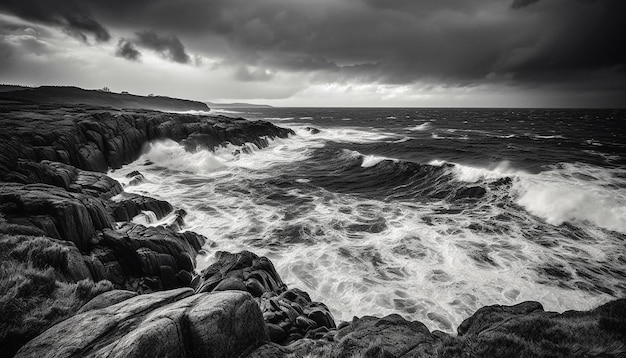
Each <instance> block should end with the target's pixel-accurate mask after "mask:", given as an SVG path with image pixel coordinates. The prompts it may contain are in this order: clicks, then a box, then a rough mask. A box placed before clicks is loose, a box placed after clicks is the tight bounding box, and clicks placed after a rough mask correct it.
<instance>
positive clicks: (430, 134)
mask: <svg viewBox="0 0 626 358" xmlns="http://www.w3.org/2000/svg"><path fill="white" fill-rule="evenodd" d="M214 112H215V113H220V114H225V115H229V116H241V117H244V118H249V119H264V120H270V121H272V122H274V123H275V124H277V125H279V126H284V127H290V128H292V129H293V130H294V131H296V133H297V135H296V136H294V137H291V138H289V139H285V140H277V141H274V142H273V143H272V145H271V146H270V147H269V148H266V149H263V150H258V149H257V148H254V147H253V146H250V149H251V152H250V153H249V154H240V155H238V154H234V153H233V152H234V149H235V148H223V149H220V150H218V151H217V152H215V153H212V152H208V151H203V150H200V151H198V152H196V153H186V152H184V150H183V149H182V148H181V147H180V146H178V145H177V144H176V143H173V142H163V143H155V144H154V145H153V146H152V149H151V150H150V152H148V153H147V154H146V155H145V156H144V157H143V158H141V159H139V160H138V161H137V162H135V163H133V164H131V165H129V166H127V167H126V168H124V169H122V170H120V171H118V172H116V173H113V175H114V176H115V177H117V178H119V180H120V181H124V180H125V179H124V174H125V173H126V172H128V171H131V170H140V171H142V172H144V173H145V175H146V177H147V178H148V179H149V182H148V183H145V184H142V185H139V186H136V187H129V188H128V189H127V190H130V191H135V192H142V193H148V194H150V195H155V196H159V197H162V198H164V199H167V200H169V201H171V202H172V203H173V204H175V205H177V206H180V207H183V208H185V209H186V210H187V211H189V212H190V213H191V214H190V217H189V218H188V222H189V224H190V227H189V228H190V229H193V230H196V231H199V232H201V233H203V234H205V235H206V236H207V237H209V238H210V239H211V240H212V243H210V244H209V245H207V251H208V252H212V251H214V250H218V249H220V250H241V249H249V250H252V251H255V252H257V253H259V254H263V255H267V256H269V257H270V258H271V259H272V260H273V262H274V263H275V264H276V266H277V269H278V271H279V272H280V274H281V275H282V276H283V277H284V278H285V280H286V281H287V282H288V284H289V285H290V286H295V287H301V288H302V289H304V290H306V291H309V292H310V293H311V295H312V297H313V298H314V299H316V300H321V301H324V302H326V303H327V304H328V305H329V306H330V307H331V309H332V310H333V311H334V314H335V316H336V318H337V319H346V320H347V319H350V318H351V317H352V315H363V314H378V315H381V314H387V313H391V312H396V313H400V314H402V315H404V316H405V317H407V318H409V319H418V320H420V321H423V322H424V323H426V324H427V325H429V327H430V328H432V329H435V328H436V329H442V330H446V331H451V330H453V329H454V327H456V326H457V325H458V324H459V323H460V322H461V320H462V319H464V318H465V317H467V316H468V315H469V314H471V313H473V311H474V310H475V309H477V308H478V307H481V306H483V305H486V304H495V303H499V304H513V303H516V302H520V301H523V300H531V299H532V300H539V301H541V302H542V303H543V304H544V306H545V307H546V309H552V310H557V311H562V310H566V309H587V308H590V307H593V306H594V305H597V304H599V303H602V302H605V301H607V300H609V299H611V298H613V297H622V296H624V294H625V293H626V269H625V267H626V244H625V243H626V138H625V137H624V135H623V133H624V130H623V128H626V111H624V110H539V109H538V110H517V109H516V110H502V109H302V108H294V109H289V108H267V109H265V108H264V109H252V110H249V111H240V112H234V111H219V110H217V111H214ZM146 159H150V161H151V163H152V164H150V165H144V163H145V162H146ZM138 220H140V219H139V218H138ZM210 260H211V255H207V257H206V258H201V260H200V262H201V263H200V265H201V266H206V265H208V264H210Z"/></svg>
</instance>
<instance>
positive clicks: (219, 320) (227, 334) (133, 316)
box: [16, 289, 267, 358]
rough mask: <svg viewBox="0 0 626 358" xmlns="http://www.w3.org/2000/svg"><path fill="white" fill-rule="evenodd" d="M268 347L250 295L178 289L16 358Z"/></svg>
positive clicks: (50, 336) (203, 353)
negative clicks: (264, 343)
mask: <svg viewBox="0 0 626 358" xmlns="http://www.w3.org/2000/svg"><path fill="white" fill-rule="evenodd" d="M264 341H267V332H266V330H265V325H264V323H263V318H262V315H261V312H260V311H259V308H258V306H257V305H256V303H255V302H254V301H253V300H252V297H251V296H250V295H249V294H247V293H245V292H236V291H229V292H219V293H202V294H197V295H193V290H191V289H177V290H172V291H163V292H158V293H153V294H148V295H139V296H136V297H133V298H130V299H127V300H124V301H122V302H120V303H117V304H114V305H112V306H108V307H104V308H100V309H94V310H89V311H86V312H83V313H80V314H77V315H75V316H73V317H71V318H69V319H67V320H65V321H63V322H61V323H59V324H57V325H55V326H53V327H52V328H50V329H48V330H47V331H45V332H43V333H42V334H41V335H39V336H38V337H37V338H35V339H33V340H32V341H30V342H29V343H27V344H26V345H25V346H24V347H22V348H21V349H20V351H19V352H18V354H17V355H16V357H42V358H43V357H58V358H60V357H75V356H81V357H102V356H107V357H111V358H113V357H165V356H169V357H237V356H241V355H243V354H246V353H248V352H251V351H252V350H254V349H256V348H257V347H258V346H260V345H261V344H262V343H263V342H264Z"/></svg>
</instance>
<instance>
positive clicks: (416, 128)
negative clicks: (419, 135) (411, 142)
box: [406, 122, 431, 132]
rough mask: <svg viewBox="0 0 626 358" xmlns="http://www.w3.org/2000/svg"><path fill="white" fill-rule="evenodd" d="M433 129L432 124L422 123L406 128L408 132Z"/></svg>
mask: <svg viewBox="0 0 626 358" xmlns="http://www.w3.org/2000/svg"><path fill="white" fill-rule="evenodd" d="M430 128H431V125H430V122H426V123H422V124H420V125H417V126H414V127H408V128H406V129H407V130H410V131H412V132H413V131H425V130H428V129H430Z"/></svg>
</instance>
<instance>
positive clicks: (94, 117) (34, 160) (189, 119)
mask: <svg viewBox="0 0 626 358" xmlns="http://www.w3.org/2000/svg"><path fill="white" fill-rule="evenodd" d="M0 126H1V127H2V129H3V130H2V131H1V132H0V234H1V235H0V247H7V248H10V250H11V251H10V252H7V253H2V254H3V255H4V256H3V257H4V258H7V259H10V260H11V262H10V263H7V262H6V261H5V262H3V265H8V266H10V267H11V268H12V270H4V267H3V270H2V271H0V288H2V292H1V295H0V304H1V305H3V308H6V309H5V311H3V312H10V313H11V312H18V311H19V314H12V317H13V316H14V317H13V318H14V319H13V318H12V319H11V320H10V321H11V322H10V323H9V322H8V318H7V317H6V315H5V317H4V319H6V320H5V321H4V322H2V321H0V352H2V353H1V354H0V355H3V354H5V353H6V354H8V355H9V356H11V355H13V354H14V353H15V351H16V350H17V349H18V348H19V347H20V346H21V345H22V344H23V343H24V342H25V341H27V340H28V339H31V338H32V337H34V336H35V335H37V334H38V333H40V332H42V331H43V330H45V329H47V328H48V327H49V326H50V325H51V324H53V323H55V322H57V321H58V320H59V319H64V318H67V317H68V316H69V315H71V314H73V313H75V312H76V311H78V309H79V308H80V307H81V306H82V305H83V304H84V303H85V302H86V300H88V299H90V298H91V297H93V295H95V294H96V293H99V292H101V291H105V290H110V289H112V288H115V289H117V290H127V291H124V292H129V291H132V292H134V293H135V294H137V293H139V294H143V293H151V292H155V291H160V290H168V289H175V288H180V287H189V286H190V285H191V282H192V280H193V277H194V275H195V273H194V268H195V265H196V262H195V257H196V256H197V254H198V252H199V250H200V249H201V247H202V246H203V244H204V242H205V241H206V238H205V237H203V236H201V235H198V234H195V233H193V232H178V231H179V230H180V229H182V228H184V225H185V223H184V218H185V215H186V213H185V211H184V210H181V209H176V208H173V207H172V206H171V205H170V204H169V203H167V202H165V201H162V200H157V199H154V198H149V197H145V196H141V195H136V194H129V193H125V192H124V190H123V188H122V186H121V185H120V184H119V183H118V182H117V181H115V180H113V179H111V178H110V177H108V176H107V175H105V174H104V172H106V171H107V170H108V169H109V168H118V167H120V166H121V165H123V164H126V163H129V162H130V161H132V160H134V159H136V158H137V157H138V156H139V155H140V154H141V150H142V148H143V146H144V144H145V143H146V142H147V141H150V140H154V139H160V138H169V139H173V140H176V141H179V142H181V143H183V144H184V145H185V146H186V147H187V148H188V149H189V150H195V149H197V148H199V147H202V148H204V149H209V150H210V149H213V148H215V147H216V146H222V145H227V144H228V145H235V146H243V147H242V148H243V149H245V148H247V147H249V146H251V145H255V146H257V147H259V148H263V147H265V146H267V145H268V143H269V139H271V138H275V137H286V136H288V135H289V134H290V133H292V132H291V131H290V130H287V129H284V128H279V127H276V126H274V125H272V124H270V123H268V122H262V121H261V122H249V121H246V120H243V119H231V118H227V117H221V116H217V117H216V116H192V115H182V114H173V113H162V112H156V111H149V110H124V111H120V110H115V109H111V108H98V107H89V106H68V105H56V104H47V105H33V104H18V103H12V104H0ZM243 149H242V150H243ZM141 180H144V178H143V176H142V175H141V174H140V173H134V174H133V177H132V178H131V182H132V183H133V184H136V183H138V182H140V181H141ZM170 214H171V216H170V217H171V218H172V219H173V220H170V221H168V223H169V224H168V225H167V227H161V226H159V227H146V226H144V225H140V224H138V222H141V221H142V220H136V218H138V217H139V215H144V216H146V217H154V218H156V219H161V218H163V217H165V216H168V215H170ZM131 221H132V222H131ZM143 222H144V223H146V224H147V222H146V221H145V220H144V221H143ZM48 243H54V245H49V244H48ZM46 246H50V247H46ZM8 266H7V267H8ZM31 267H35V268H36V269H35V270H34V271H33V270H30V268H31ZM17 268H20V269H17ZM21 268H26V270H23V269H21ZM21 271H25V273H24V274H23V275H27V276H28V277H32V279H30V278H29V279H28V280H26V279H23V278H22V277H21V276H20V275H21V273H20V272H21ZM31 271H33V272H31ZM23 275H22V276H23ZM81 280H82V281H81ZM26 281H28V285H26V284H24V282H26ZM94 282H98V283H97V284H96V283H94ZM100 282H103V283H102V284H100ZM79 283H80V285H79ZM74 287H78V288H77V290H79V289H80V290H81V291H80V292H78V291H76V292H72V291H71V290H73V289H74ZM30 291H32V292H30ZM68 291H69V292H70V293H69V294H68ZM82 291H85V292H86V293H84V294H83V293H81V292H82ZM29 296H30V297H29ZM35 296H36V298H37V299H34V298H35ZM126 298H128V296H124V295H122V296H119V295H117V294H113V296H112V297H110V298H109V299H101V303H100V304H102V303H103V302H117V301H119V300H122V299H126ZM25 300H28V302H25ZM46 300H48V301H46ZM46 302H48V303H46ZM98 305H99V304H93V306H94V307H96V306H98ZM44 306H47V307H44ZM12 307H15V309H13V308H12ZM26 308H28V310H29V311H28V310H26ZM48 311H50V312H49V313H48ZM44 313H45V314H44ZM19 320H23V321H25V322H26V323H27V324H26V323H25V324H24V326H26V328H25V329H20V328H19ZM261 326H263V327H264V324H263V320H262V319H261Z"/></svg>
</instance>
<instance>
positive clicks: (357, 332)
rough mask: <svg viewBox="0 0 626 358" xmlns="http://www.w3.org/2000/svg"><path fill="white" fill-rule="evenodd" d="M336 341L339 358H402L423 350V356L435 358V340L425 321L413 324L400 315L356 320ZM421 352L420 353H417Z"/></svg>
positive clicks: (336, 353) (367, 317)
mask: <svg viewBox="0 0 626 358" xmlns="http://www.w3.org/2000/svg"><path fill="white" fill-rule="evenodd" d="M335 339H336V340H337V342H338V343H337V345H336V347H335V348H334V350H333V354H334V356H335V357H354V356H370V357H401V356H403V355H404V354H406V353H407V352H409V351H411V350H413V349H415V348H417V347H419V348H420V351H421V352H420V355H417V354H416V355H413V356H422V357H427V356H429V355H427V354H430V356H432V355H434V351H433V347H432V346H433V343H434V342H435V339H434V338H433V336H432V335H431V334H430V331H429V330H428V328H426V326H425V325H424V324H423V323H421V322H417V321H414V322H410V321H407V320H405V319H404V318H402V317H401V316H399V315H396V314H392V315H389V316H386V317H383V318H376V317H369V316H366V317H363V318H356V317H355V319H354V320H353V321H352V323H351V325H350V326H348V327H345V328H343V329H342V330H340V331H339V332H338V333H337V335H336V337H335ZM415 353H417V352H415Z"/></svg>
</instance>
